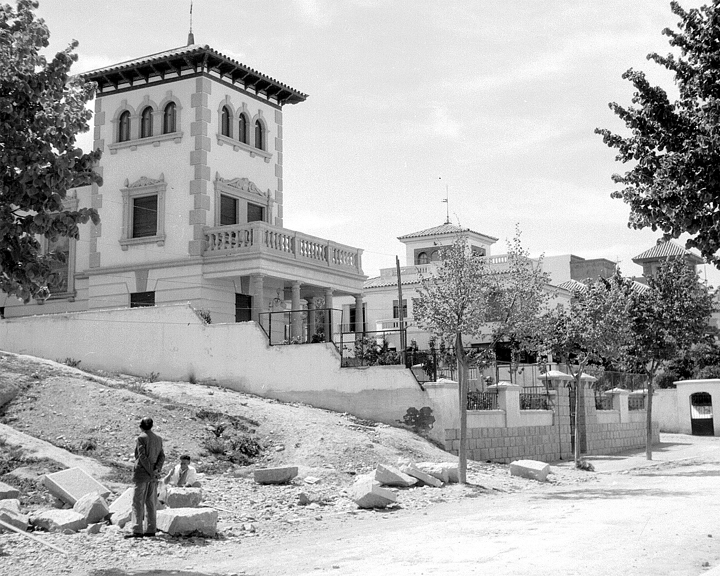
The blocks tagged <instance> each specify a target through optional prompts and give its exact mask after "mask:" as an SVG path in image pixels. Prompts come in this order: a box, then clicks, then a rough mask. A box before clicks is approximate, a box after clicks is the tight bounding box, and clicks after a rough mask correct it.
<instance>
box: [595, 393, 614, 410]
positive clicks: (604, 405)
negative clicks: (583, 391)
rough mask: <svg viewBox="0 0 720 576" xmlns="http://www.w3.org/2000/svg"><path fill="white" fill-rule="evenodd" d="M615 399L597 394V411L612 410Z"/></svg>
mask: <svg viewBox="0 0 720 576" xmlns="http://www.w3.org/2000/svg"><path fill="white" fill-rule="evenodd" d="M612 409H613V398H612V396H606V395H605V394H603V393H602V392H601V393H598V392H597V391H596V392H595V410H612Z"/></svg>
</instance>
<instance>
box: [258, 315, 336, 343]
mask: <svg viewBox="0 0 720 576" xmlns="http://www.w3.org/2000/svg"><path fill="white" fill-rule="evenodd" d="M341 315H342V310H337V309H333V308H319V309H311V310H308V309H302V310H279V311H277V312H261V313H260V314H259V315H258V323H259V324H260V327H261V328H262V329H263V331H264V332H265V334H266V335H267V337H268V342H269V343H270V345H271V346H279V345H283V344H316V343H318V342H332V341H333V326H335V323H336V322H339V320H340V317H341Z"/></svg>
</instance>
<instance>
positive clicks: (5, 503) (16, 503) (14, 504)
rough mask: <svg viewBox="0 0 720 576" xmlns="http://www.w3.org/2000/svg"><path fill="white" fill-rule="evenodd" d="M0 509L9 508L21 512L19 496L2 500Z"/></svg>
mask: <svg viewBox="0 0 720 576" xmlns="http://www.w3.org/2000/svg"><path fill="white" fill-rule="evenodd" d="M0 510H9V511H10V512H12V513H14V514H20V500H18V499H17V498H7V499H5V500H0Z"/></svg>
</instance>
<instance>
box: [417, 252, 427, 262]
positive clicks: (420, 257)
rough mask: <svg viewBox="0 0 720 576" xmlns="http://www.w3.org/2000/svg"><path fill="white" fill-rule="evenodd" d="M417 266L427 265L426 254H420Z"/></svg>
mask: <svg viewBox="0 0 720 576" xmlns="http://www.w3.org/2000/svg"><path fill="white" fill-rule="evenodd" d="M417 263H418V264H429V263H430V258H428V255H427V252H420V254H418V257H417Z"/></svg>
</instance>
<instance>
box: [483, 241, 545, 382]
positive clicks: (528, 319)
mask: <svg viewBox="0 0 720 576" xmlns="http://www.w3.org/2000/svg"><path fill="white" fill-rule="evenodd" d="M520 238H521V233H520V229H519V228H518V227H516V228H515V237H514V238H513V240H512V241H510V242H508V252H507V260H508V267H507V271H505V272H504V273H503V274H496V275H495V277H494V279H493V280H494V283H493V285H494V288H493V290H492V292H491V302H492V317H491V319H492V320H493V322H492V323H491V324H490V325H489V327H490V328H491V332H490V334H489V335H488V336H489V338H487V337H486V338H485V339H489V340H490V342H492V344H493V345H494V344H495V343H497V342H501V341H509V342H511V343H512V360H511V365H512V366H511V368H512V370H513V372H514V371H515V370H516V369H517V365H518V358H519V355H520V352H523V351H527V352H534V351H536V350H537V348H538V346H539V340H538V336H539V334H541V332H542V331H541V323H542V318H543V315H544V314H545V313H547V311H548V303H549V301H550V297H551V293H550V292H549V291H548V289H547V286H548V284H549V282H550V275H549V274H548V273H547V272H544V271H543V270H542V256H541V257H540V258H539V259H538V260H537V262H533V260H532V259H531V258H530V253H529V252H528V251H527V250H525V249H524V248H523V247H522V243H521V240H520Z"/></svg>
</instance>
